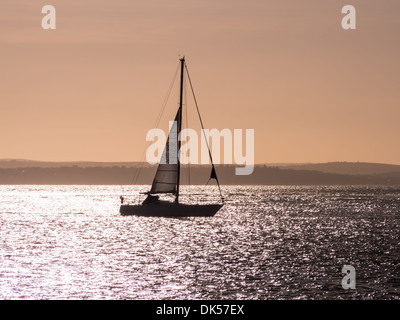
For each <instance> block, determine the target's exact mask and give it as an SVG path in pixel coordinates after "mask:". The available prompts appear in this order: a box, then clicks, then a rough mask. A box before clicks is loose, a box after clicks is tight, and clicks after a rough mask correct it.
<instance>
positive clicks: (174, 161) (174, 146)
mask: <svg viewBox="0 0 400 320" xmlns="http://www.w3.org/2000/svg"><path fill="white" fill-rule="evenodd" d="M180 112H181V109H179V110H178V112H177V114H176V117H175V120H174V122H173V124H172V126H171V129H170V131H169V134H168V139H167V143H166V145H165V148H164V152H163V154H162V157H161V159H160V164H159V165H158V168H157V172H156V175H155V177H154V180H153V184H152V186H151V189H150V192H149V193H150V194H156V193H173V194H176V192H177V184H178V183H179V182H178V178H179V163H178V150H179V141H178V133H179V132H180V131H181V116H180Z"/></svg>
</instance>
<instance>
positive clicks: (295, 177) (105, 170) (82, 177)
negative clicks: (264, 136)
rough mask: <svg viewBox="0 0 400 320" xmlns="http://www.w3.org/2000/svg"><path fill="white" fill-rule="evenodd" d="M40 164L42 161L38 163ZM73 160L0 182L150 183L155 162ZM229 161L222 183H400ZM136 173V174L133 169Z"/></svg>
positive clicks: (382, 176)
mask: <svg viewBox="0 0 400 320" xmlns="http://www.w3.org/2000/svg"><path fill="white" fill-rule="evenodd" d="M42 164H43V163H42ZM95 164H96V163H91V165H88V163H84V165H82V166H79V165H78V164H77V163H74V164H73V165H69V166H59V167H54V166H47V167H46V166H40V167H39V166H31V167H14V168H0V184H5V185H13V184H42V185H43V184H60V185H62V184H88V185H96V184H114V185H126V184H128V185H129V184H151V182H152V180H153V178H154V174H155V171H156V168H157V166H149V165H146V166H144V167H143V168H142V169H141V170H140V171H138V167H137V164H136V166H135V165H132V164H131V165H130V166H125V165H119V164H120V163H112V165H111V164H109V163H108V164H107V165H105V166H103V163H100V164H99V163H97V164H96V165H100V166H95ZM235 167H236V166H233V165H217V166H216V170H217V173H218V177H219V180H220V183H221V184H222V185H396V186H400V172H391V173H379V174H338V173H327V172H321V171H316V170H297V169H296V170H294V169H288V168H279V167H268V166H265V165H258V166H256V167H255V168H254V172H253V174H251V175H248V176H237V175H235ZM210 171H211V168H210V166H199V165H198V166H191V168H190V184H200V185H203V184H206V183H207V180H208V177H209V175H210ZM138 172H139V173H140V174H138V175H137V173H138ZM188 173H189V169H188V168H187V167H182V172H181V183H182V184H188V182H189V178H188V176H189V175H188ZM134 177H136V179H134Z"/></svg>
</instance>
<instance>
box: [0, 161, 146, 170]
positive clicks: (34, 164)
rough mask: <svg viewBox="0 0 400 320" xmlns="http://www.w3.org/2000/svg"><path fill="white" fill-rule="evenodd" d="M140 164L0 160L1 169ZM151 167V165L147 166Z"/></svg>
mask: <svg viewBox="0 0 400 320" xmlns="http://www.w3.org/2000/svg"><path fill="white" fill-rule="evenodd" d="M139 165H140V163H138V162H95V161H63V162H55V161H54V162H51V161H36V160H23V159H0V168H2V169H11V168H60V167H82V168H90V167H103V168H107V167H115V166H117V167H120V166H125V167H136V166H139ZM145 165H147V164H145ZM147 166H149V165H147Z"/></svg>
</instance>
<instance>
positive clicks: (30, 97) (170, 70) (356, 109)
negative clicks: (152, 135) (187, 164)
mask: <svg viewBox="0 0 400 320" xmlns="http://www.w3.org/2000/svg"><path fill="white" fill-rule="evenodd" d="M46 4H51V5H54V6H55V8H56V10H57V29H56V30H43V29H42V27H41V20H42V17H43V16H44V15H43V14H42V13H41V9H42V6H44V5H46ZM346 4H352V5H354V6H355V8H356V10H357V29H356V30H343V29H342V27H341V20H342V17H343V14H342V13H341V9H342V7H343V6H344V5H346ZM399 12H400V2H399V1H398V0H379V1H378V0H362V1H361V0H360V1H355V0H346V1H339V0H326V1H321V0H296V1H294V0H291V1H288V0H246V1H245V0H197V1H194V0H169V1H166V0H146V1H135V0H125V1H123V0H114V1H105V0H96V1H95V0H86V1H78V0H47V1H38V0H19V1H16V0H1V2H0V70H1V75H0V103H1V107H0V158H23V159H34V160H51V161H68V160H77V161H80V160H91V161H138V160H140V158H141V155H142V153H143V151H144V149H145V146H146V141H145V137H146V133H147V131H148V130H149V129H150V128H152V127H153V126H154V123H155V119H156V116H157V113H158V112H159V110H160V108H161V106H162V103H163V100H164V98H165V94H166V92H167V89H168V87H169V85H170V82H171V80H172V77H173V75H174V73H175V70H176V68H177V66H178V63H179V55H185V56H186V59H187V63H188V67H189V71H190V73H191V77H192V81H193V83H194V86H195V90H196V97H197V99H198V102H199V106H200V109H201V111H202V116H203V120H204V122H205V126H206V127H207V128H217V129H224V128H230V129H246V128H248V129H255V161H256V163H264V162H267V163H273V162H325V161H370V162H386V163H394V164H400V148H399V138H400V125H399V122H400V121H399V120H400V86H399V84H400V59H399V57H400V19H399V18H398V16H399ZM177 99H178V97H177V94H176V92H175V91H173V95H172V96H171V98H170V102H171V107H169V108H167V110H166V111H165V118H163V120H162V124H163V125H164V124H165V125H167V121H168V120H169V119H171V120H172V118H173V116H174V113H175V112H176V106H177ZM189 107H190V105H189ZM189 112H192V114H194V112H195V111H194V109H192V111H189Z"/></svg>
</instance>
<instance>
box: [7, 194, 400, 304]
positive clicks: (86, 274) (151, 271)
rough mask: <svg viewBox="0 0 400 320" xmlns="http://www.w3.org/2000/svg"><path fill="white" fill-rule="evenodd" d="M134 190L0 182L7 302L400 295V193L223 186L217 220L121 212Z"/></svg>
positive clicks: (192, 196)
mask: <svg viewBox="0 0 400 320" xmlns="http://www.w3.org/2000/svg"><path fill="white" fill-rule="evenodd" d="M182 189H183V190H182V195H183V197H182V198H183V200H184V201H189V202H194V201H199V200H200V198H204V197H205V196H204V195H205V194H206V195H207V197H209V196H210V195H212V194H215V200H216V201H217V200H218V192H217V190H215V188H213V187H195V186H192V187H190V188H189V187H183V188H182ZM127 190H129V192H128V193H130V194H132V195H133V194H137V192H138V191H139V190H143V186H142V187H129V186H124V187H121V186H0V234H1V243H0V298H1V299H354V298H356V299H399V297H400V293H399V289H400V263H399V262H400V255H399V253H400V251H399V246H400V232H399V230H400V223H399V218H400V189H399V188H390V187H382V188H380V187H280V186H279V187H270V186H268V187H263V186H257V187H256V186H230V187H227V186H225V187H223V193H224V195H225V197H226V204H225V206H224V207H223V208H222V209H221V210H220V211H219V212H218V213H217V214H216V215H215V216H214V217H212V218H204V217H198V218H196V217H191V218H179V219H177V218H153V217H136V216H120V215H119V213H118V210H119V205H120V202H119V196H120V195H121V193H122V192H123V191H125V193H126V191H127ZM133 201H137V199H135V198H134V199H133ZM348 264H350V265H352V266H354V267H355V270H356V289H355V290H344V289H343V288H342V286H341V280H342V278H343V276H344V275H342V274H341V270H342V267H343V265H348Z"/></svg>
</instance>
